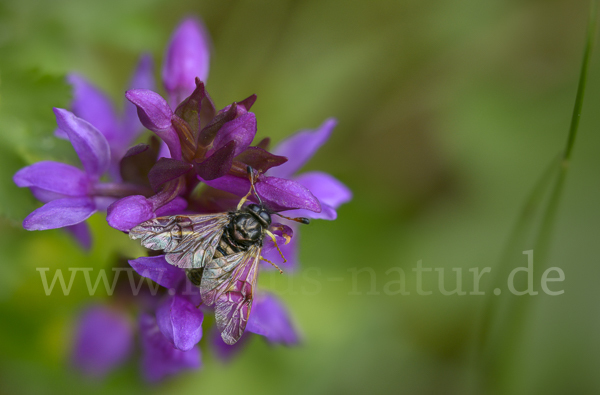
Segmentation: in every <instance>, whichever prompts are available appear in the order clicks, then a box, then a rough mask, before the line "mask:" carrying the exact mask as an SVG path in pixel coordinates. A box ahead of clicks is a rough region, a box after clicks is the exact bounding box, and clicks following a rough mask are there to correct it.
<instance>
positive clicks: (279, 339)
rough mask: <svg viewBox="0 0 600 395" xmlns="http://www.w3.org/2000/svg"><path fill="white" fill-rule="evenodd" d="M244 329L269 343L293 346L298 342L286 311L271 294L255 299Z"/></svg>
mask: <svg viewBox="0 0 600 395" xmlns="http://www.w3.org/2000/svg"><path fill="white" fill-rule="evenodd" d="M246 329H247V330H249V331H250V332H253V333H256V334H259V335H263V336H265V337H266V338H267V340H268V341H269V342H270V343H282V344H286V345H293V344H297V343H298V342H299V341H300V337H299V335H298V333H297V332H296V329H295V328H294V326H293V325H292V322H291V320H290V317H289V314H288V312H287V309H286V308H285V307H284V305H283V304H282V303H281V301H280V300H279V299H278V298H277V297H276V296H275V295H272V294H262V295H258V296H257V297H256V299H255V300H254V303H253V304H252V311H251V312H250V318H249V319H248V326H247V327H246Z"/></svg>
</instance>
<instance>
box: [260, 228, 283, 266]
mask: <svg viewBox="0 0 600 395" xmlns="http://www.w3.org/2000/svg"><path fill="white" fill-rule="evenodd" d="M265 233H266V234H267V235H269V237H270V238H271V240H273V243H274V244H275V247H277V251H279V255H281V257H282V258H283V263H286V262H287V259H285V257H284V256H283V252H281V250H280V249H279V246H278V245H277V240H276V239H275V235H274V234H273V233H271V232H269V230H268V229H265ZM265 260H266V259H265ZM267 262H269V261H267ZM269 263H270V264H271V265H273V266H275V267H277V265H275V264H274V263H273V262H269ZM277 269H279V268H278V267H277ZM279 271H281V269H279Z"/></svg>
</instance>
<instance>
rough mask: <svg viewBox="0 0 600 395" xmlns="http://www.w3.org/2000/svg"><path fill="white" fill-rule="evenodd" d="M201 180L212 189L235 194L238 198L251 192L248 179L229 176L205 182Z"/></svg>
mask: <svg viewBox="0 0 600 395" xmlns="http://www.w3.org/2000/svg"><path fill="white" fill-rule="evenodd" d="M200 180H201V181H203V182H204V183H205V184H206V185H208V186H210V187H213V188H216V189H220V190H222V191H225V192H229V193H233V194H234V195H237V196H244V195H246V194H247V193H248V191H249V190H250V181H249V180H248V179H247V178H240V177H235V176H232V175H229V174H226V175H224V176H223V177H220V178H217V179H214V180H204V179H202V178H200Z"/></svg>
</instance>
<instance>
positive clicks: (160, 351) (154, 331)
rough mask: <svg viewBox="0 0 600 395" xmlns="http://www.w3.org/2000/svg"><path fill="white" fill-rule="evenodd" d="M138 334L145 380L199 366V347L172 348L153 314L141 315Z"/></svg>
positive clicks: (159, 378) (153, 379) (158, 379)
mask: <svg viewBox="0 0 600 395" xmlns="http://www.w3.org/2000/svg"><path fill="white" fill-rule="evenodd" d="M140 335H141V338H142V371H143V375H144V377H145V378H146V380H148V381H150V382H156V381H160V380H162V379H164V378H165V377H166V376H169V375H173V374H177V373H179V372H182V371H185V370H189V369H198V368H200V366H201V358H200V349H199V348H198V347H195V348H192V349H190V350H189V351H181V350H178V349H176V348H174V347H173V344H171V343H170V342H169V341H168V340H167V338H166V337H165V336H164V335H163V334H162V332H161V330H160V328H159V326H158V324H157V323H156V319H155V318H154V317H153V316H151V315H149V314H142V315H141V317H140Z"/></svg>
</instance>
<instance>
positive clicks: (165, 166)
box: [148, 158, 192, 191]
mask: <svg viewBox="0 0 600 395" xmlns="http://www.w3.org/2000/svg"><path fill="white" fill-rule="evenodd" d="M191 168H192V165H191V164H189V163H186V162H183V161H181V160H175V159H170V158H169V159H167V158H160V159H159V160H158V162H156V164H155V165H154V166H152V169H150V172H149V173H148V179H149V180H150V186H151V187H152V189H154V191H158V190H159V189H160V187H161V186H162V185H163V184H165V183H167V182H169V181H172V180H174V179H176V178H179V177H181V176H182V175H184V174H185V173H187V172H188V171H189V170H190V169H191Z"/></svg>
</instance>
